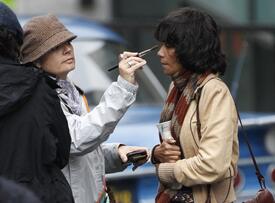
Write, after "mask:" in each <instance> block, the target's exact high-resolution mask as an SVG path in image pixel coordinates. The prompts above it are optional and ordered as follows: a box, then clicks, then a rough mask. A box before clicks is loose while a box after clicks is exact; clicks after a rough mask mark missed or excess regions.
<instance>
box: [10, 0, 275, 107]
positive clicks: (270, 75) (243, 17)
mask: <svg viewBox="0 0 275 203" xmlns="http://www.w3.org/2000/svg"><path fill="white" fill-rule="evenodd" d="M6 1H14V2H15V5H14V9H15V10H16V12H17V14H19V15H23V14H24V15H25V14H31V15H36V14H41V13H49V12H50V13H54V14H65V15H82V16H85V17H87V18H91V19H95V20H98V21H101V22H103V23H105V24H107V25H108V26H111V27H112V28H113V29H115V30H116V31H117V32H119V33H120V34H122V35H123V36H124V37H125V38H126V39H127V40H128V49H129V50H132V51H140V50H143V49H146V48H149V47H150V46H151V45H153V44H155V43H156V42H155V40H154V38H153V31H154V27H155V25H156V24H157V22H158V19H159V18H161V17H162V16H164V15H165V14H167V13H168V12H169V11H171V10H173V9H175V8H177V7H180V6H192V7H198V8H201V9H204V10H206V11H207V12H209V13H210V14H211V15H212V16H214V17H215V19H216V20H217V21H218V23H219V25H220V26H221V27H222V30H223V31H222V33H221V37H222V42H223V48H224V50H225V52H226V54H227V56H228V71H227V74H226V77H225V79H226V81H227V82H228V84H229V86H231V87H232V91H233V95H235V97H236V101H237V103H238V106H239V107H240V109H241V110H245V111H263V112H270V111H275V91H273V89H275V80H274V78H275V38H274V34H275V12H274V11H273V10H274V8H275V1H274V0H236V1H228V0H207V1H205V0H172V1H167V0H139V1H134V0H58V1H56V0H48V1H44V0H6ZM148 63H149V65H151V67H154V68H153V71H154V72H155V73H156V74H157V75H158V77H159V78H160V80H161V81H162V82H163V84H164V85H165V87H168V81H169V80H168V79H167V77H166V76H164V75H163V74H161V67H160V64H159V62H158V58H157V57H156V56H153V55H151V56H150V58H149V60H148Z"/></svg>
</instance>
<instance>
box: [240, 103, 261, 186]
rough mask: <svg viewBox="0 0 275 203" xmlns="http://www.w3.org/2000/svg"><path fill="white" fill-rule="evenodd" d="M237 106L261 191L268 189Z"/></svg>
mask: <svg viewBox="0 0 275 203" xmlns="http://www.w3.org/2000/svg"><path fill="white" fill-rule="evenodd" d="M235 106H236V111H237V115H238V119H239V121H240V124H241V128H242V132H243V133H242V134H243V138H244V140H245V143H246V144H247V147H248V150H249V153H250V156H251V159H252V161H253V164H254V168H255V170H256V176H257V178H258V181H259V184H260V187H261V189H266V186H265V179H264V176H263V175H262V174H261V172H260V169H259V166H258V164H257V162H256V159H255V156H254V154H253V152H252V147H251V145H250V143H249V141H248V135H247V132H246V130H245V129H244V127H243V123H242V120H241V117H240V114H239V111H238V109H237V105H236V103H235Z"/></svg>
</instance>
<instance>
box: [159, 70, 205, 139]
mask: <svg viewBox="0 0 275 203" xmlns="http://www.w3.org/2000/svg"><path fill="white" fill-rule="evenodd" d="M208 74H209V73H205V74H196V73H192V72H190V71H185V72H180V73H176V74H175V75H173V76H172V81H173V83H174V87H173V88H172V90H171V91H170V94H169V95H168V98H167V100H166V102H165V104H164V107H163V111H162V113H161V116H160V122H165V121H169V120H171V134H172V136H173V137H174V139H175V140H176V141H178V138H179V136H180V131H181V127H182V123H183V120H184V118H185V115H186V112H187V110H188V107H189V104H190V102H191V101H192V100H193V99H194V96H195V95H194V92H195V90H196V88H197V87H198V86H199V85H200V84H201V83H202V82H203V80H204V79H205V78H206V76H207V75H208Z"/></svg>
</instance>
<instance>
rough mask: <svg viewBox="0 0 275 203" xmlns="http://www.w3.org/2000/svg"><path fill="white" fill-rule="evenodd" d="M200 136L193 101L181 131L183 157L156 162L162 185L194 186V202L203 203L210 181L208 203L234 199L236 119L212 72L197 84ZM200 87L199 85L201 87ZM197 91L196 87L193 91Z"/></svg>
mask: <svg viewBox="0 0 275 203" xmlns="http://www.w3.org/2000/svg"><path fill="white" fill-rule="evenodd" d="M202 86H203V88H202V92H201V98H200V102H199V117H200V121H201V136H202V137H201V139H200V140H199V137H198V133H197V116H196V106H197V104H196V101H195V100H193V101H192V102H191V103H190V106H189V108H188V111H187V114H186V116H185V119H184V122H183V126H182V129H181V134H180V144H181V148H182V149H183V152H184V155H185V159H182V160H179V161H177V162H176V163H161V164H159V167H158V170H157V173H158V177H159V180H160V182H161V183H162V184H164V185H165V184H169V183H170V184H171V183H173V182H180V183H182V184H183V185H185V186H190V187H192V189H193V195H194V199H195V203H204V202H205V201H206V198H207V186H206V185H207V184H211V203H222V202H225V203H227V202H233V201H235V200H236V196H235V192H234V187H233V178H232V177H233V176H235V175H236V173H237V161H238V157H239V144H238V137H237V135H238V119H237V113H236V109H235V104H234V101H233V99H232V97H231V94H230V91H229V90H228V88H227V86H226V85H225V83H223V82H222V81H221V80H220V79H219V78H218V77H216V76H215V75H213V74H211V75H209V76H208V77H207V78H206V79H205V80H204V82H203V83H202V84H201V85H200V87H202ZM200 87H199V88H200ZM196 92H197V90H196Z"/></svg>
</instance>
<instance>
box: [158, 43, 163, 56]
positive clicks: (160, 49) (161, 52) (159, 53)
mask: <svg viewBox="0 0 275 203" xmlns="http://www.w3.org/2000/svg"><path fill="white" fill-rule="evenodd" d="M162 47H163V46H161V47H160V48H159V50H158V53H157V54H158V56H160V57H162V56H163V50H162Z"/></svg>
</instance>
